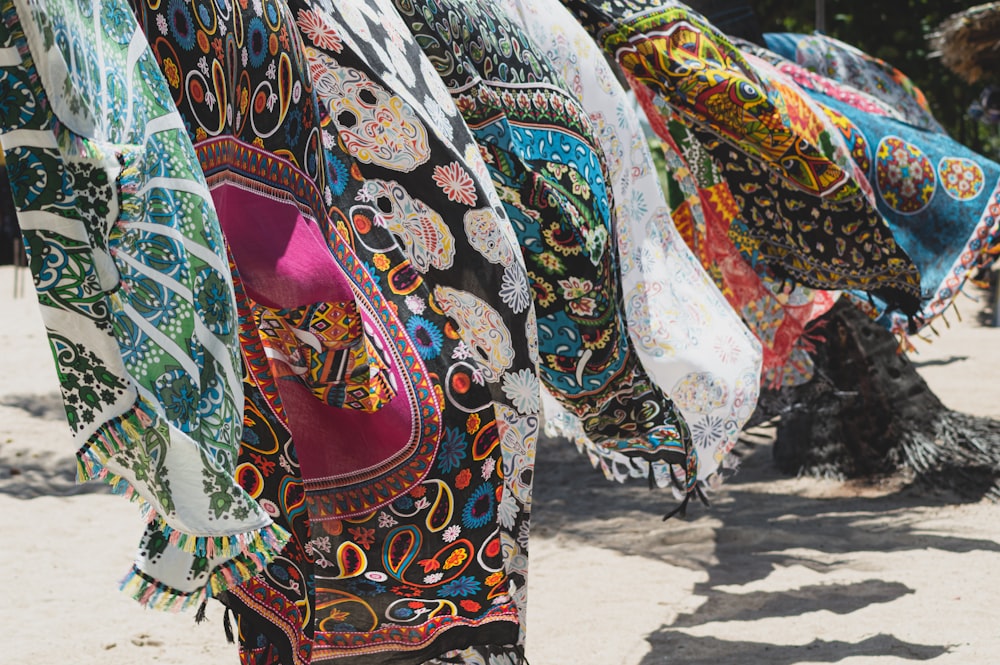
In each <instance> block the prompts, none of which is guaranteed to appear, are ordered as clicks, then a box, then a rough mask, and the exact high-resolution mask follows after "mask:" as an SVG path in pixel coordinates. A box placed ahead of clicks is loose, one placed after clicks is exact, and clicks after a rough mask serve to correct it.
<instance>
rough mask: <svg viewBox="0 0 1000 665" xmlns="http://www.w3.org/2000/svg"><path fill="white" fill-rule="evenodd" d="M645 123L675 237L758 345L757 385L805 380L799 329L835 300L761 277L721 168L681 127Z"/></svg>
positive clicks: (805, 345) (807, 368)
mask: <svg viewBox="0 0 1000 665" xmlns="http://www.w3.org/2000/svg"><path fill="white" fill-rule="evenodd" d="M634 89H635V91H636V93H637V95H638V97H639V99H643V98H644V96H648V97H649V98H650V99H651V97H652V95H651V93H650V92H649V91H648V90H647V89H646V88H645V87H644V86H641V85H636V86H635V88H634ZM646 101H647V102H648V99H646ZM649 119H650V123H651V129H653V131H654V133H655V134H657V135H658V136H659V137H660V140H661V142H660V149H661V150H662V153H663V156H664V159H665V163H666V166H667V171H668V174H669V182H668V187H667V194H668V196H667V201H668V203H669V205H670V207H671V214H672V216H673V219H674V221H675V222H676V224H677V229H678V232H679V233H680V235H681V237H682V238H683V239H684V241H685V242H686V243H687V244H688V246H690V247H691V248H692V250H693V251H694V253H695V255H696V256H697V257H698V258H699V260H700V261H701V263H702V265H703V266H705V269H706V270H707V271H708V273H709V274H710V275H711V276H712V277H713V278H714V280H715V283H716V284H717V285H718V287H719V288H720V289H721V290H722V293H723V295H724V296H725V297H726V300H728V301H729V304H730V305H731V306H732V308H733V309H734V310H735V311H736V312H737V313H738V314H739V315H740V317H741V318H742V319H743V321H744V323H745V324H746V325H747V327H748V328H749V329H750V331H751V332H752V333H753V334H754V335H755V336H756V337H757V339H758V340H759V341H760V344H761V347H762V350H763V363H762V377H761V378H762V383H763V384H764V385H765V386H770V387H778V386H794V385H801V384H803V383H805V382H807V381H809V380H810V379H811V378H812V376H813V362H812V359H811V358H810V356H809V351H811V350H812V348H813V347H812V342H811V341H810V340H809V339H808V338H807V336H806V330H807V327H808V325H809V323H810V322H811V321H813V320H814V319H816V318H817V317H819V316H821V315H822V314H823V313H824V312H826V311H827V310H828V309H829V308H830V307H832V306H833V303H834V302H835V300H836V294H835V293H833V292H830V291H819V290H813V289H809V288H806V287H802V286H797V285H787V284H784V283H782V282H780V281H777V280H775V279H773V278H772V277H770V276H769V275H768V274H767V272H766V271H759V270H755V269H754V267H753V256H752V255H748V254H747V252H745V251H741V248H740V243H741V241H744V240H745V237H743V236H741V235H740V234H738V233H734V229H740V228H742V227H743V226H745V225H744V224H743V221H742V218H741V216H740V206H739V204H738V203H737V199H736V197H735V196H734V195H733V193H732V192H731V191H730V189H729V184H728V182H727V181H726V179H725V178H723V173H724V171H723V165H721V164H719V163H718V162H717V161H715V160H714V159H713V156H712V155H711V154H710V153H709V152H708V150H707V149H706V148H705V146H704V145H703V144H702V142H701V141H700V140H699V138H698V137H697V136H696V135H695V133H694V131H693V129H692V128H691V127H689V126H687V125H686V124H684V123H683V122H681V121H680V120H678V119H672V120H671V121H670V122H669V123H666V122H664V121H663V119H662V116H661V115H660V114H657V115H652V116H649Z"/></svg>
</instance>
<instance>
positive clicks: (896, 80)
mask: <svg viewBox="0 0 1000 665" xmlns="http://www.w3.org/2000/svg"><path fill="white" fill-rule="evenodd" d="M764 44H765V45H766V46H767V48H769V49H770V50H771V51H774V52H775V53H777V54H778V55H780V56H782V57H784V58H786V59H787V60H790V61H792V62H794V63H796V64H799V65H801V66H802V67H803V68H805V69H806V70H808V71H810V72H814V73H816V74H819V75H820V76H822V77H825V78H827V79H832V80H833V81H837V82H839V83H843V84H846V85H848V86H850V87H851V88H854V89H855V90H860V91H862V92H864V93H867V94H869V95H871V96H872V97H875V98H876V99H879V100H880V101H882V102H884V103H885V104H886V105H887V106H888V107H889V108H890V109H893V110H894V111H895V112H894V113H893V115H894V116H898V117H899V119H901V120H902V121H904V122H908V123H909V124H911V125H916V126H917V127H920V128H921V129H926V130H928V131H930V132H935V133H939V134H944V133H945V131H944V128H943V127H941V125H940V124H939V123H938V121H937V120H935V119H934V116H933V115H932V114H931V108H930V105H929V104H928V103H927V97H925V96H924V93H923V91H922V90H920V88H918V87H917V86H916V85H915V84H914V83H913V81H912V80H910V78H909V77H908V76H906V74H904V73H903V72H901V71H899V70H898V69H896V68H895V67H893V66H892V65H890V64H889V63H887V62H885V61H884V60H881V59H879V58H876V57H874V56H871V55H868V54H867V53H864V52H863V51H861V50H859V49H857V48H855V47H853V46H851V45H850V44H845V43H844V42H842V41H840V40H838V39H834V38H833V37H829V36H827V35H820V34H814V35H802V34H796V33H791V32H781V33H777V32H769V33H765V34H764Z"/></svg>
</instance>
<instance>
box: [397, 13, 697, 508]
mask: <svg viewBox="0 0 1000 665" xmlns="http://www.w3.org/2000/svg"><path fill="white" fill-rule="evenodd" d="M395 5H396V8H397V9H398V10H399V12H400V14H401V15H402V16H403V18H404V21H405V22H406V24H407V26H408V27H409V28H410V30H411V31H412V32H413V34H414V35H415V36H416V38H417V42H418V43H419V44H420V45H421V47H422V48H423V49H424V51H425V53H426V54H427V56H428V57H429V58H430V61H431V62H432V63H434V66H435V67H436V69H437V72H438V74H440V75H441V77H442V78H443V80H444V82H445V84H446V85H447V87H448V89H449V91H450V92H451V94H452V96H453V97H454V99H455V101H456V103H457V105H458V108H459V109H460V110H461V112H462V115H463V117H464V118H465V121H466V123H467V124H468V125H469V127H470V128H471V130H472V133H473V135H474V136H475V138H476V140H477V141H478V143H479V146H480V149H481V150H482V151H483V154H484V156H485V158H486V164H487V167H488V169H489V172H490V175H491V176H492V179H493V184H494V186H495V187H496V188H497V191H498V192H499V194H500V198H501V200H502V201H503V203H504V205H505V207H506V209H507V214H508V216H509V217H510V219H511V222H512V223H513V226H514V230H515V232H516V233H517V236H518V241H519V243H520V246H521V250H522V252H523V254H524V261H525V263H526V264H527V267H528V277H529V279H530V283H531V287H532V289H533V292H534V303H535V308H536V315H537V321H538V343H539V351H540V356H541V362H540V370H539V371H540V376H541V378H542V380H543V382H544V384H545V386H546V387H547V388H548V389H549V390H550V391H551V392H552V394H553V395H554V396H555V397H556V399H557V400H559V401H560V403H561V404H562V405H563V406H564V408H566V409H567V410H569V411H570V412H571V413H573V415H574V416H575V417H576V418H578V419H579V421H580V423H581V424H582V428H583V430H584V432H585V433H586V435H587V436H588V437H589V438H590V439H592V440H593V441H594V442H595V443H596V445H598V446H602V447H605V448H607V449H609V450H612V451H615V452H617V453H619V454H621V455H623V456H624V457H627V458H629V459H630V460H632V461H633V464H634V465H641V466H647V465H648V464H650V463H652V462H655V461H663V462H667V463H668V464H672V465H678V466H680V467H681V470H682V473H684V474H686V480H685V481H683V482H684V489H685V491H686V492H692V491H695V487H696V486H695V483H696V477H697V460H696V451H695V450H694V448H693V447H692V444H691V436H690V432H689V430H688V427H687V425H686V424H685V423H684V421H683V418H682V417H681V416H680V414H679V413H678V411H677V409H676V407H675V405H674V404H673V402H671V400H670V399H669V397H668V396H667V395H666V394H664V392H663V391H662V389H661V388H660V387H659V386H657V385H656V383H655V382H654V381H653V380H652V379H651V377H650V375H649V374H648V373H647V372H646V370H645V369H644V368H643V367H642V365H641V364H640V362H639V359H638V356H637V355H636V353H635V349H634V347H633V344H632V342H631V340H630V339H629V337H628V331H627V327H626V322H625V317H624V315H623V313H622V312H621V309H620V305H619V303H620V302H621V301H622V295H623V294H622V290H621V281H620V278H619V274H618V265H619V258H618V251H617V247H616V246H615V244H614V242H613V239H614V236H613V228H614V227H613V224H614V208H613V199H612V195H611V191H610V185H609V182H608V175H607V169H606V164H605V162H604V158H603V154H602V153H601V150H600V148H599V147H598V145H597V142H596V139H595V133H594V127H593V125H592V124H591V122H590V119H589V118H588V117H587V114H586V112H585V111H584V110H583V108H582V107H581V106H580V104H579V102H578V101H577V100H576V99H574V97H573V96H572V95H571V94H570V93H569V92H568V91H566V90H565V89H564V88H563V85H562V82H561V81H560V77H559V75H558V73H557V72H556V71H555V69H554V68H553V67H552V65H551V64H550V63H549V62H548V61H547V59H546V58H545V57H544V54H542V53H540V52H538V51H537V49H536V48H535V47H534V46H533V44H532V42H531V40H530V39H529V38H528V36H527V35H525V34H524V33H523V31H522V30H520V29H519V28H518V27H517V26H516V25H514V24H513V23H512V22H511V21H510V20H509V19H508V18H507V17H506V16H505V14H504V12H503V11H502V10H501V9H500V8H499V7H497V6H496V5H492V4H489V3H486V2H478V1H477V2H458V1H457V0H445V1H444V2H423V1H418V2H410V1H408V0H407V1H405V2H404V1H402V0H400V1H397V2H396V3H395ZM450 25H461V26H462V29H461V30H458V31H455V30H451V29H450V28H449V27H448V26H450Z"/></svg>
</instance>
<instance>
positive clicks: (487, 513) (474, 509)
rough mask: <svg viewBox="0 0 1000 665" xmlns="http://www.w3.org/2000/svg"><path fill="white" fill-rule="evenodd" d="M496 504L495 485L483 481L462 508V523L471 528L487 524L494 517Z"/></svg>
mask: <svg viewBox="0 0 1000 665" xmlns="http://www.w3.org/2000/svg"><path fill="white" fill-rule="evenodd" d="M496 504H497V500H496V496H495V495H494V488H493V486H492V485H490V484H489V483H483V484H482V485H480V486H479V487H477V488H476V489H475V490H473V492H472V495H471V496H469V499H468V500H467V501H466V502H465V506H464V507H463V508H462V524H463V525H464V526H465V527H466V528H469V529H478V528H480V527H483V526H486V525H487V524H489V523H490V522H491V521H492V520H493V519H494V515H495V511H496Z"/></svg>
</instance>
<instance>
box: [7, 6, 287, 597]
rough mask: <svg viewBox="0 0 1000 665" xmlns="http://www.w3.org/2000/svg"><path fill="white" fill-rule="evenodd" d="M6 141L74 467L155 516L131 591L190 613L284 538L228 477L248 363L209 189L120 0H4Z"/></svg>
mask: <svg viewBox="0 0 1000 665" xmlns="http://www.w3.org/2000/svg"><path fill="white" fill-rule="evenodd" d="M0 119H2V120H0V131H2V137H0V142H2V144H3V149H4V151H5V154H6V159H7V165H8V172H9V175H10V178H11V186H12V191H13V194H14V200H15V203H16V206H17V210H18V220H19V222H20V225H21V228H22V230H23V233H24V240H25V244H26V246H27V248H28V253H29V257H30V266H31V270H32V274H33V275H34V279H35V284H36V287H37V291H38V299H39V304H40V306H41V308H42V315H43V319H44V321H45V325H46V328H47V330H48V337H49V342H50V344H51V346H52V351H53V354H54V356H55V360H56V365H57V371H58V374H59V380H60V384H61V388H62V393H63V399H64V402H65V406H66V414H67V418H68V420H69V424H70V427H71V429H72V430H73V436H74V439H75V441H76V443H77V444H78V446H79V450H78V452H77V458H78V460H79V478H80V479H81V480H89V479H95V478H100V479H104V480H106V481H107V482H109V483H110V484H111V485H112V486H113V488H114V489H115V491H116V492H118V493H122V494H126V495H127V496H130V497H133V498H135V499H136V500H138V501H140V503H141V504H142V505H143V510H144V511H145V514H146V515H147V517H148V520H149V522H148V525H147V528H146V532H145V534H144V536H143V538H142V542H141V544H140V551H139V553H138V555H137V557H136V563H135V565H134V566H133V568H132V570H131V571H130V573H129V575H128V577H127V578H126V579H125V581H124V583H123V588H125V589H126V590H127V592H129V593H130V594H131V595H133V596H134V597H135V598H137V599H138V600H140V601H141V602H142V603H144V604H146V605H149V606H152V607H157V608H175V609H179V608H182V607H187V606H190V605H194V604H197V603H199V602H201V601H202V600H203V599H204V598H205V597H207V596H210V595H213V594H215V593H217V592H219V591H220V590H222V589H225V588H227V587H229V586H231V585H233V584H236V583H238V582H240V581H242V580H244V579H246V578H248V577H250V576H252V575H253V574H255V573H256V572H257V571H259V570H260V569H261V568H262V567H263V566H264V565H265V564H266V562H267V561H268V560H269V559H270V558H271V557H272V556H273V554H274V553H275V552H276V550H278V549H280V547H281V546H282V545H283V543H284V542H285V539H286V538H287V534H286V533H285V532H284V531H282V530H281V529H279V528H277V527H275V526H274V525H273V524H272V522H271V519H270V518H269V517H268V515H267V514H266V513H265V512H264V511H263V510H262V509H261V508H260V507H259V506H258V504H257V503H256V502H255V501H253V500H252V499H251V498H250V497H249V496H248V495H247V494H246V493H245V492H244V491H243V490H242V489H241V488H240V487H239V485H238V484H237V483H236V482H235V481H234V478H233V472H234V467H235V460H236V455H237V452H238V447H239V441H240V433H241V427H242V407H243V395H242V389H241V383H240V379H241V374H240V372H241V365H240V362H239V346H238V344H237V339H236V330H235V328H236V310H235V301H234V297H233V291H232V282H231V278H230V275H229V268H228V263H227V260H226V252H225V247H224V243H223V240H222V235H221V232H220V230H219V226H218V220H217V218H216V214H215V209H214V207H213V204H212V198H211V195H210V194H209V191H208V188H207V187H206V184H205V181H204V177H203V175H202V172H201V169H200V167H199V164H198V160H197V158H196V157H195V154H194V151H193V149H192V147H191V144H190V141H189V139H188V137H187V134H186V131H185V128H184V125H183V122H182V120H181V118H180V116H179V115H178V113H177V111H176V108H175V106H174V100H173V99H172V98H171V96H170V93H169V89H168V87H167V85H166V82H165V81H164V79H163V74H161V72H160V69H159V67H158V65H157V63H156V60H155V59H154V58H153V56H152V54H151V52H150V50H149V48H148V44H147V42H146V40H145V37H144V35H143V33H142V32H140V31H139V30H138V28H137V25H136V22H135V19H134V17H133V15H132V12H131V11H130V9H129V7H128V6H127V5H126V4H125V2H123V1H122V0H106V1H104V2H99V1H98V0H79V1H70V0H5V1H4V2H3V3H2V24H0Z"/></svg>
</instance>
